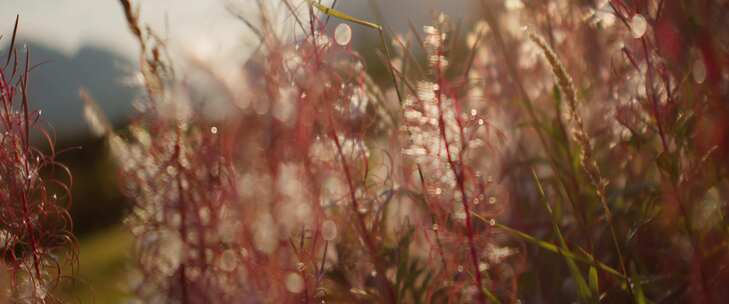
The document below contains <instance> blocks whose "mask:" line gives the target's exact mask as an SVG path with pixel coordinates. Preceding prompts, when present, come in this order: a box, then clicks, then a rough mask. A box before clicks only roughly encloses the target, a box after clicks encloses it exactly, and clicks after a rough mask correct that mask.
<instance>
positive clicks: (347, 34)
mask: <svg viewBox="0 0 729 304" xmlns="http://www.w3.org/2000/svg"><path fill="white" fill-rule="evenodd" d="M351 40H352V28H351V27H349V25H347V24H346V23H340V24H339V25H337V28H336V29H334V41H336V42H337V44H339V45H341V46H346V45H348V44H349V42H350V41H351Z"/></svg>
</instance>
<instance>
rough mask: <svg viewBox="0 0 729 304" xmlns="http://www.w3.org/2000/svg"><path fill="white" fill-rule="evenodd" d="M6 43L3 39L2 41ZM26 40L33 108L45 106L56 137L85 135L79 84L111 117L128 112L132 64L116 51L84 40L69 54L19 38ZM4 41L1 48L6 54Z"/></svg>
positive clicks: (120, 118)
mask: <svg viewBox="0 0 729 304" xmlns="http://www.w3.org/2000/svg"><path fill="white" fill-rule="evenodd" d="M5 42H6V43H7V41H5ZM23 44H26V45H28V48H29V50H30V59H31V65H38V66H37V67H35V68H34V69H33V70H32V71H31V73H30V78H31V80H30V101H31V108H32V109H41V110H42V111H43V120H44V122H45V123H47V124H49V125H50V127H49V131H51V132H55V133H56V136H57V138H58V139H59V140H62V141H74V140H78V139H80V138H82V137H86V136H88V135H89V131H88V127H87V126H86V122H85V121H84V119H83V112H82V107H83V103H82V101H81V100H80V99H79V97H78V90H79V88H81V87H86V88H87V89H88V90H89V91H90V92H91V94H92V95H93V96H94V98H96V99H97V101H98V102H99V104H100V105H101V107H102V108H103V109H104V111H105V112H106V113H107V114H108V115H109V117H110V118H111V120H112V122H114V123H117V124H118V123H121V122H123V121H124V120H126V118H127V117H128V115H129V113H131V110H132V107H131V102H132V100H133V98H134V96H135V89H133V88H131V87H130V86H129V85H128V84H125V83H124V81H125V79H129V78H130V75H132V71H134V70H133V66H134V64H133V63H132V62H130V61H129V60H128V59H126V58H124V57H122V56H121V55H119V54H117V53H115V52H114V51H111V50H107V49H103V48H98V47H94V46H83V47H81V48H80V49H79V51H78V52H76V54H74V55H73V56H67V55H65V54H63V53H61V52H60V51H58V50H56V49H54V48H51V47H48V46H46V45H44V44H41V43H36V42H32V41H30V42H27V41H18V42H17V43H16V46H18V50H22V45H23ZM6 49H7V45H5V46H3V47H2V51H0V54H6Z"/></svg>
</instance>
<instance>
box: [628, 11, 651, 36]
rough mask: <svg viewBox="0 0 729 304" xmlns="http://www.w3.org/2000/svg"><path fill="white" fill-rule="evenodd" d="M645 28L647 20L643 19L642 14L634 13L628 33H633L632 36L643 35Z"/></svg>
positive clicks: (646, 27)
mask: <svg viewBox="0 0 729 304" xmlns="http://www.w3.org/2000/svg"><path fill="white" fill-rule="evenodd" d="M647 29H648V22H646V21H645V18H643V16H642V15H640V14H635V16H633V19H631V20H630V34H631V35H633V38H636V39H638V38H640V37H643V35H644V34H645V32H646V30H647Z"/></svg>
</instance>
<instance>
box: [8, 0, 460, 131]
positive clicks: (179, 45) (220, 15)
mask: <svg viewBox="0 0 729 304" xmlns="http://www.w3.org/2000/svg"><path fill="white" fill-rule="evenodd" d="M260 1H262V2H263V3H264V4H265V5H267V6H269V7H270V9H271V10H272V11H273V14H276V15H278V17H279V18H278V19H275V20H276V22H275V23H276V25H277V26H279V27H280V30H281V31H283V32H286V31H288V29H291V28H294V27H293V25H292V26H286V24H285V23H284V22H283V20H287V21H288V22H293V20H292V19H291V18H288V19H284V18H285V15H286V14H287V11H286V9H285V6H284V5H283V4H282V3H283V2H282V1H281V0H260ZM289 1H291V3H293V4H294V5H296V3H297V2H298V3H303V1H304V0H289ZM331 1H332V0H323V3H324V4H325V5H330V3H331ZM469 1H470V0H374V2H375V3H377V6H378V7H379V10H380V12H381V14H382V16H383V18H384V22H383V23H384V25H386V26H387V27H388V28H390V29H393V30H394V31H395V32H404V31H408V30H409V26H408V22H409V21H412V22H413V23H414V24H416V25H417V27H419V28H420V27H422V25H425V24H428V23H430V22H429V21H430V20H432V12H433V11H445V12H446V13H447V14H449V15H450V16H451V17H457V18H458V17H461V16H460V15H462V14H463V12H466V11H468V10H467V9H465V8H466V7H468V5H469V4H468V3H469ZM256 2H257V1H255V0H189V1H188V0H136V1H135V0H132V3H133V4H135V5H139V7H140V14H141V18H140V19H141V21H142V23H144V24H148V25H149V26H151V27H152V28H153V29H154V30H155V32H156V33H158V34H160V35H161V36H163V38H165V39H166V40H167V41H168V49H169V50H171V53H172V57H173V62H175V63H178V62H185V60H175V58H179V57H180V56H183V57H188V58H190V57H192V58H195V59H197V60H200V61H202V62H207V63H208V64H210V65H211V66H216V67H219V68H220V67H222V68H224V69H231V70H233V69H239V68H240V63H242V62H244V61H245V59H246V58H248V57H249V56H250V54H251V53H252V52H253V50H255V49H256V47H257V44H258V39H257V38H256V37H255V35H254V33H253V32H251V31H250V30H249V29H248V28H246V26H245V25H244V24H243V23H242V22H241V21H240V20H238V19H237V18H236V17H234V16H233V15H232V14H231V13H230V12H229V10H228V9H227V8H229V7H234V8H235V9H236V11H238V12H240V13H241V14H242V15H244V16H246V17H247V18H249V20H253V21H254V22H255V21H257V20H259V18H258V11H259V10H258V9H257V7H256ZM371 4H372V2H371V1H370V0H338V2H337V8H338V9H340V10H342V11H344V12H346V13H349V14H351V15H353V16H356V17H359V18H363V19H366V20H373V21H379V20H378V19H377V18H376V14H374V12H373V10H372V6H371ZM301 9H303V11H302V14H301V15H302V16H304V18H306V16H308V14H306V6H305V5H302V6H301ZM402 12H408V13H407V14H403V13H402ZM16 15H20V25H19V32H18V37H19V41H31V42H32V44H35V46H36V50H38V49H39V48H38V47H39V45H41V46H43V47H44V48H46V49H52V50H53V51H58V52H60V53H61V54H62V55H63V56H65V58H61V59H58V60H57V61H56V62H48V63H47V64H45V65H44V66H42V67H41V68H40V69H39V70H38V71H37V72H34V73H35V75H36V77H35V82H34V80H33V79H32V80H31V84H32V85H35V87H36V88H38V90H39V92H37V93H36V94H35V96H36V97H37V98H33V100H34V101H35V102H37V103H36V104H35V105H34V106H37V107H38V108H43V109H46V110H48V111H46V112H45V113H47V114H44V115H45V119H46V120H47V121H48V122H49V123H50V125H52V126H54V128H55V129H56V130H57V131H58V133H59V134H58V135H59V136H61V137H63V136H65V135H66V134H71V135H74V134H84V129H87V126H86V125H85V123H84V122H83V119H82V118H81V103H80V101H79V100H77V96H78V94H77V90H78V88H79V87H81V86H84V87H87V88H89V89H90V91H91V92H92V93H93V94H94V96H95V97H100V98H98V99H101V100H98V101H99V103H100V104H101V106H102V109H103V110H104V111H105V112H107V114H108V115H109V116H110V118H112V120H114V119H115V118H116V119H117V120H124V119H125V118H124V117H128V116H129V115H130V113H131V112H130V111H131V106H130V104H131V101H130V100H127V99H130V98H131V97H128V96H126V95H123V94H121V92H114V90H122V89H123V88H121V87H120V86H119V85H118V83H116V82H123V81H125V80H124V79H119V80H118V81H117V80H115V79H106V78H103V77H104V75H107V74H110V72H109V71H110V70H112V69H113V70H115V71H116V70H117V69H118V70H121V71H122V73H123V74H124V78H127V80H126V81H128V79H134V74H133V73H134V70H135V68H134V66H133V65H131V64H129V63H121V64H120V63H112V64H110V65H103V66H102V65H99V64H96V63H94V62H93V60H91V61H90V62H88V61H89V60H86V59H88V58H89V57H92V56H93V55H94V54H95V53H94V54H92V55H89V50H90V49H94V50H103V51H104V52H108V53H109V54H110V55H106V56H107V57H109V56H117V55H118V56H119V57H121V58H126V59H127V60H128V62H130V63H135V62H136V61H137V60H138V51H139V49H138V46H137V43H136V42H135V41H134V39H133V36H132V34H131V33H130V32H129V30H128V27H127V24H126V20H125V18H124V14H123V12H122V9H121V5H120V4H119V2H118V0H0V34H4V35H6V37H5V38H3V39H2V40H0V49H1V48H3V47H5V46H6V45H7V43H8V40H9V39H8V37H7V36H8V35H10V34H11V33H12V27H13V22H14V20H15V16H16ZM337 22H341V21H336V20H335V21H334V22H332V23H333V24H336V23H337ZM352 26H353V29H354V36H353V41H365V40H364V39H359V40H358V38H357V37H358V36H357V35H359V34H360V33H362V32H363V31H366V29H365V30H362V29H359V28H357V27H356V25H352ZM30 47H31V53H33V52H32V49H33V45H31V46H30ZM92 52H96V51H92ZM35 54H39V52H35ZM31 57H32V60H33V61H34V62H35V63H38V61H43V60H44V59H48V58H39V57H42V56H35V57H33V56H31ZM64 64H65V65H64ZM119 65H126V66H125V67H118V66H119ZM95 67H96V70H95V69H94V68H95ZM178 72H179V70H178ZM59 73H60V74H61V75H65V74H66V73H76V74H75V75H72V76H78V75H82V77H74V78H73V79H72V80H71V79H64V80H67V81H66V83H64V84H63V85H61V84H60V83H61V82H62V81H57V80H58V76H57V75H58V74H59ZM115 73H116V72H115ZM69 78H70V77H69ZM77 78H78V79H77ZM119 78H122V77H121V76H120V77H119ZM108 82H115V84H114V85H113V86H106V85H104V84H105V83H108ZM61 96H63V98H60V97H61ZM120 96H123V98H120ZM61 100H62V101H61ZM59 103H60V104H59ZM86 131H88V130H86ZM85 134H88V132H86V133H85ZM80 136H84V135H80Z"/></svg>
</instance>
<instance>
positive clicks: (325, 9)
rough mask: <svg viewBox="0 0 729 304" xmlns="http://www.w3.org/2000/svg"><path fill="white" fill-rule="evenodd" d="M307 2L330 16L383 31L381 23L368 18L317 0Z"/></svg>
mask: <svg viewBox="0 0 729 304" xmlns="http://www.w3.org/2000/svg"><path fill="white" fill-rule="evenodd" d="M306 2H308V3H309V4H310V5H312V6H314V7H316V9H318V10H319V11H321V12H322V13H323V14H325V15H329V16H332V17H336V18H339V19H342V20H345V21H349V22H353V23H357V24H359V25H364V26H366V27H370V28H373V29H376V30H378V31H382V26H380V25H379V24H375V23H372V22H369V21H366V20H362V19H359V18H355V17H352V16H350V15H347V14H345V13H343V12H341V11H338V10H336V9H333V8H331V7H327V6H324V5H321V4H319V3H317V2H314V1H313V0H306Z"/></svg>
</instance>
